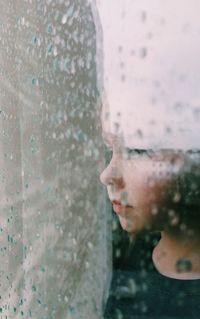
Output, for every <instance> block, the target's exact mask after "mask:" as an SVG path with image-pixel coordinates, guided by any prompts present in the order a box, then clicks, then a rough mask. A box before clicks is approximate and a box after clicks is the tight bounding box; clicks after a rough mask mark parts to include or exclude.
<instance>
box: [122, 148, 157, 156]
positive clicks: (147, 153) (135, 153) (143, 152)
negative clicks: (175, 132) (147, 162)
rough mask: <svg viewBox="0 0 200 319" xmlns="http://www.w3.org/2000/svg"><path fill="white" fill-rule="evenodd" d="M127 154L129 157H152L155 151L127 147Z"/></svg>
mask: <svg viewBox="0 0 200 319" xmlns="http://www.w3.org/2000/svg"><path fill="white" fill-rule="evenodd" d="M125 154H126V155H127V157H128V158H130V157H133V156H135V157H141V156H147V157H150V158H151V157H152V156H153V155H154V151H153V150H150V149H140V148H125Z"/></svg>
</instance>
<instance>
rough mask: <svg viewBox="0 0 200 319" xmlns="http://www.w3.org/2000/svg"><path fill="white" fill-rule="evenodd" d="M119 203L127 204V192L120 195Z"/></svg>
mask: <svg viewBox="0 0 200 319" xmlns="http://www.w3.org/2000/svg"><path fill="white" fill-rule="evenodd" d="M121 203H122V205H127V204H128V193H127V192H122V193H121Z"/></svg>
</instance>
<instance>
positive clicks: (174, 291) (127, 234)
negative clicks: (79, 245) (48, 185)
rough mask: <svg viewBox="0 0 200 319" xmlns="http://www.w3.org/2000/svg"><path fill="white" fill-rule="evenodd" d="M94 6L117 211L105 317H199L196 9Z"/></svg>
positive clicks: (175, 1)
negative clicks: (96, 8) (111, 274)
mask: <svg viewBox="0 0 200 319" xmlns="http://www.w3.org/2000/svg"><path fill="white" fill-rule="evenodd" d="M96 3H97V7H98V12H99V17H100V21H101V28H100V27H99V30H102V34H103V36H101V32H100V31H99V32H100V38H101V39H102V47H103V54H102V56H103V59H102V60H103V73H102V77H103V86H102V88H101V97H102V109H101V125H102V136H103V140H104V143H105V149H106V153H105V154H106V158H107V165H106V166H105V169H104V170H103V172H102V173H101V176H100V180H101V182H102V184H103V185H104V187H105V188H106V190H107V195H108V199H109V201H110V204H111V207H112V210H113V222H112V224H113V225H112V228H113V232H112V233H113V280H112V284H111V288H110V295H109V298H108V301H107V305H106V311H105V318H112V319H114V318H120V319H123V318H144V317H145V318H155V317H156V318H161V317H163V316H164V317H167V318H179V317H184V316H185V317H187V318H192V317H194V318H197V317H198V315H199V310H200V309H199V296H200V289H199V279H200V232H199V221H200V220H199V213H200V201H199V195H200V151H199V150H200V140H199V136H200V118H199V112H200V95H199V83H200V63H199V53H200V45H199V36H200V33H199V32H200V22H199V16H198V11H199V8H200V4H199V2H198V1H197V0H193V1H190V2H189V1H185V2H184V3H183V2H182V1H181V0H169V1H167V2H163V1H159V0H152V1H147V0H135V1H130V0H117V1H112V0H106V1H104V0H98V1H97V2H96ZM99 41H100V40H99ZM101 66H102V61H101V59H100V62H99V67H100V70H101Z"/></svg>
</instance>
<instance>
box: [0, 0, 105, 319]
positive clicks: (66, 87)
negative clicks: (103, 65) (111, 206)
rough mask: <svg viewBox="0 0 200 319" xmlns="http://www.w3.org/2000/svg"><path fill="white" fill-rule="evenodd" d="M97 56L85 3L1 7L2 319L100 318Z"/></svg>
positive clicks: (102, 288) (102, 294)
mask: <svg viewBox="0 0 200 319" xmlns="http://www.w3.org/2000/svg"><path fill="white" fill-rule="evenodd" d="M96 54H97V52H96V27H95V24H94V18H93V13H92V8H91V4H90V3H89V2H87V1H79V0H77V1H76V0H66V1H63V0H59V1H51V0H45V1H32V0H23V1H21V0H20V1H18V0H17V1H14V2H13V1H10V0H8V1H6V2H5V1H1V13H0V130H1V137H0V149H1V152H0V165H1V170H0V194H1V214H0V215H1V218H0V258H1V262H0V282H1V284H0V317H1V318H17V319H20V318H35V319H45V318H49V319H50V318H51V319H53V318H56V319H58V318H59V319H61V318H63V319H64V318H70V319H71V318H100V317H101V314H102V304H103V303H104V299H105V296H106V290H107V287H108V285H109V278H110V274H111V267H110V260H111V256H110V255H111V249H110V246H109V240H108V238H110V237H109V236H110V235H109V232H108V230H109V223H108V220H109V216H108V215H107V214H105V212H106V204H105V196H104V193H103V190H102V187H101V186H100V183H99V173H100V171H101V168H102V167H103V162H104V155H103V145H102V139H101V137H100V135H101V132H100V122H99V121H98V120H97V113H98V108H99V90H98V86H97V69H96Z"/></svg>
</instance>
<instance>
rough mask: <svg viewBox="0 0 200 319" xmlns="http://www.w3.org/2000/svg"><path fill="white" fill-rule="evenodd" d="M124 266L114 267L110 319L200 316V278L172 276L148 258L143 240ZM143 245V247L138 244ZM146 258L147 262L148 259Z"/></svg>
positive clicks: (107, 312) (196, 318)
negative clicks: (155, 265) (164, 274)
mask: <svg viewBox="0 0 200 319" xmlns="http://www.w3.org/2000/svg"><path fill="white" fill-rule="evenodd" d="M137 245H138V243H137V244H136V247H135V248H137V249H139V250H137V249H136V250H135V252H134V254H135V257H136V253H137V251H138V256H139V259H138V258H135V265H134V259H133V260H130V262H129V264H128V263H126V267H122V269H117V270H114V273H113V280H112V285H111V290H110V296H109V299H108V302H107V305H106V310H105V316H104V317H105V318H106V319H137V318H138V319H139V318H140V319H142V318H143V319H158V318H159V319H179V318H181V319H199V318H200V280H178V279H171V278H168V277H165V276H163V275H161V274H159V273H158V272H157V271H156V269H155V268H154V266H153V264H152V262H149V261H148V262H147V259H146V260H145V259H144V258H143V257H142V256H144V254H143V251H144V249H141V248H142V247H143V248H146V247H145V244H144V245H143V246H142V244H141V241H140V243H139V246H137ZM138 247H139V248H138ZM145 262H146V263H145Z"/></svg>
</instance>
